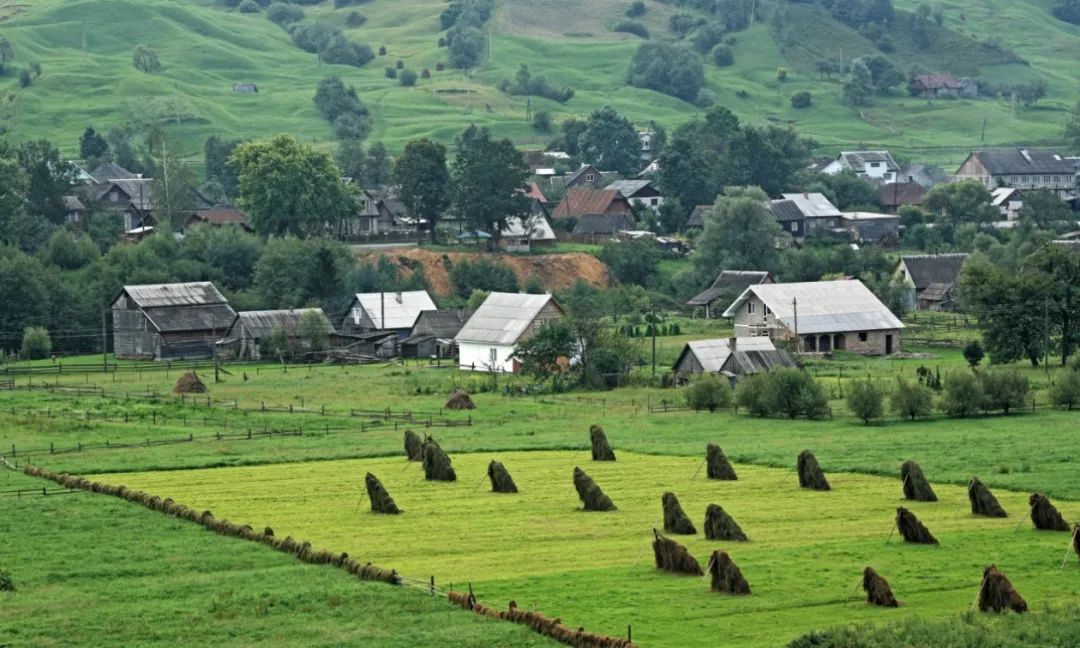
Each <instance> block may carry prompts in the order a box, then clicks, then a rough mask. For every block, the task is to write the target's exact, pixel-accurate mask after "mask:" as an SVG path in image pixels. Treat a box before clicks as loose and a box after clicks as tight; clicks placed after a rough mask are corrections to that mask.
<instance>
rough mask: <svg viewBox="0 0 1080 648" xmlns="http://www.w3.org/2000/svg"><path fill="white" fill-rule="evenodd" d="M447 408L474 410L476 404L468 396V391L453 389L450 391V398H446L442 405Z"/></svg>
mask: <svg viewBox="0 0 1080 648" xmlns="http://www.w3.org/2000/svg"><path fill="white" fill-rule="evenodd" d="M443 407H444V408H446V409H448V410H474V409H476V405H475V404H474V403H473V402H472V399H471V398H469V392H467V391H465V390H464V389H455V390H454V391H452V392H451V393H450V398H448V399H446V404H445V405H443Z"/></svg>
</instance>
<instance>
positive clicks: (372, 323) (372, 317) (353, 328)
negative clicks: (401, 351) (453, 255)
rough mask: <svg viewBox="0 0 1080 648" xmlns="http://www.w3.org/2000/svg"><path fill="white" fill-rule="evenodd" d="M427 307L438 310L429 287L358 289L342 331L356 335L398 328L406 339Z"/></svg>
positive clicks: (398, 332)
mask: <svg viewBox="0 0 1080 648" xmlns="http://www.w3.org/2000/svg"><path fill="white" fill-rule="evenodd" d="M426 310H437V307H436V306H435V302H434V301H432V300H431V295H429V294H428V292H427V291H426V290H413V291H410V292H397V293H394V292H389V293H388V292H374V293H357V294H356V296H354V297H353V300H352V302H351V303H350V304H349V308H348V310H347V311H346V313H345V317H344V318H343V319H342V320H341V332H342V333H344V334H346V335H356V334H358V333H371V332H373V331H394V332H395V333H397V334H398V337H399V338H400V339H405V338H406V337H408V336H409V335H410V332H411V331H412V328H413V325H414V324H416V319H417V318H418V317H419V316H420V313H421V312H422V311H426Z"/></svg>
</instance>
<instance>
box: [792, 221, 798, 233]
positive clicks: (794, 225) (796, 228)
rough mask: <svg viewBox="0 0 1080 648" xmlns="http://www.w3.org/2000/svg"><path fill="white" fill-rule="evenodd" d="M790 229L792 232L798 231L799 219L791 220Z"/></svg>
mask: <svg viewBox="0 0 1080 648" xmlns="http://www.w3.org/2000/svg"><path fill="white" fill-rule="evenodd" d="M791 231H792V232H798V231H799V221H791Z"/></svg>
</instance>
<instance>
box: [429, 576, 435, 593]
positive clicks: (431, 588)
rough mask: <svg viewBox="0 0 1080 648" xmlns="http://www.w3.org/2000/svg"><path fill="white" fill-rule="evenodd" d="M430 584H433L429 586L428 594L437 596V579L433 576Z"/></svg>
mask: <svg viewBox="0 0 1080 648" xmlns="http://www.w3.org/2000/svg"><path fill="white" fill-rule="evenodd" d="M430 582H431V584H430V585H428V593H429V594H430V595H431V596H435V577H434V576H432V577H431V581H430Z"/></svg>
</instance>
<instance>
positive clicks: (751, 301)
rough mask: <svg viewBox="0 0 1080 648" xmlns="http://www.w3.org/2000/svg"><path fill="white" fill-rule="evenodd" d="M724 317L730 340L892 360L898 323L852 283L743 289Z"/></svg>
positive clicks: (864, 289)
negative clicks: (782, 343) (731, 325)
mask: <svg viewBox="0 0 1080 648" xmlns="http://www.w3.org/2000/svg"><path fill="white" fill-rule="evenodd" d="M724 317H730V318H732V319H733V321H734V326H735V337H739V338H744V337H769V338H771V339H772V340H773V341H776V340H790V341H792V342H794V343H795V345H796V350H797V351H800V352H809V353H814V352H816V353H828V352H831V351H834V350H835V351H851V352H853V353H860V354H863V355H892V354H893V353H896V352H898V351H899V350H900V332H901V330H903V328H904V324H903V323H902V322H901V321H900V320H899V319H897V317H896V316H895V315H893V314H892V312H891V311H890V310H889V309H888V308H887V307H886V306H885V304H882V303H881V301H880V300H879V299H878V298H877V297H875V296H874V293H872V292H870V289H869V288H867V287H866V286H865V285H863V283H862V282H861V281H859V280H858V279H845V280H839V281H816V282H806V283H788V284H757V285H753V286H750V287H748V288H747V289H746V290H745V291H744V292H743V294H742V295H740V296H739V297H738V298H737V299H736V300H735V301H734V302H732V304H731V305H730V306H729V307H728V309H727V310H726V311H725V312H724Z"/></svg>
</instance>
